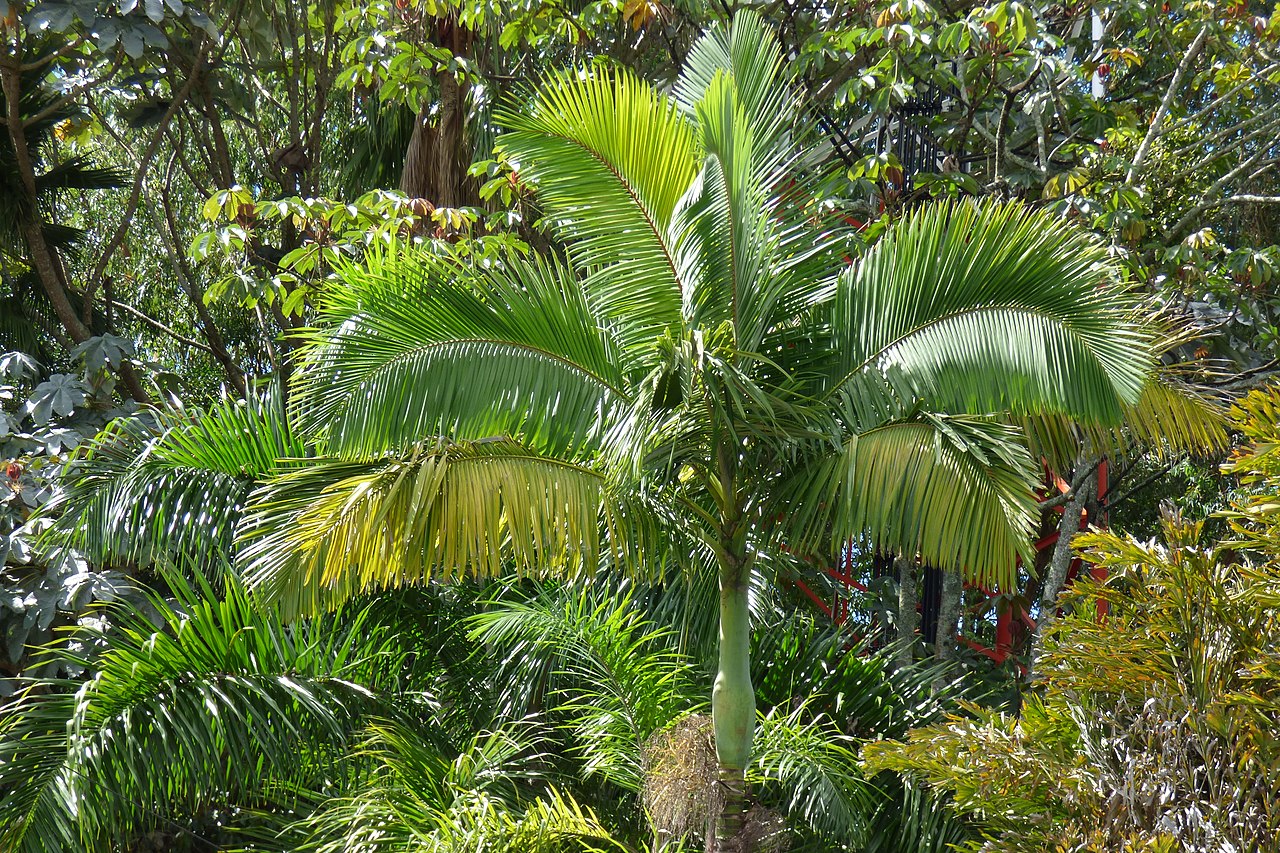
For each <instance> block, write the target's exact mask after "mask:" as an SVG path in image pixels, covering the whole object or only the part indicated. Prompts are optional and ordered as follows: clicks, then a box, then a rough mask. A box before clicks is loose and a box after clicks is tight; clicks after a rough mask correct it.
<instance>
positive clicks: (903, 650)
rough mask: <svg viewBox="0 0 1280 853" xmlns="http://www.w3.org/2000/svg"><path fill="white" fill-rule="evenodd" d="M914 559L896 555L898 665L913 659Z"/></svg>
mask: <svg viewBox="0 0 1280 853" xmlns="http://www.w3.org/2000/svg"><path fill="white" fill-rule="evenodd" d="M919 624H920V614H919V613H917V612H916V561H915V560H914V559H908V558H907V557H903V556H901V555H899V557H898V654H897V658H898V665H899V666H910V665H911V663H912V661H914V660H915V645H916V627H917V626H918V625H919Z"/></svg>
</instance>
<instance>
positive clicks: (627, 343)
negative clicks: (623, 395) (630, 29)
mask: <svg viewBox="0 0 1280 853" xmlns="http://www.w3.org/2000/svg"><path fill="white" fill-rule="evenodd" d="M498 121H499V123H500V124H501V125H503V126H504V127H505V128H506V129H507V132H506V133H504V134H503V135H502V136H501V138H500V141H499V145H500V147H501V148H502V150H504V151H505V152H506V153H507V155H508V156H509V157H511V158H512V159H513V160H515V161H516V162H517V163H518V164H519V168H520V172H521V174H522V175H526V176H528V177H530V178H532V179H533V180H534V181H535V182H536V183H537V186H538V198H539V200H540V201H541V202H542V203H543V204H544V205H545V206H546V208H547V210H548V212H549V213H550V215H551V217H552V221H553V223H554V225H555V226H556V228H557V230H559V231H560V233H562V234H564V235H565V236H566V237H567V238H569V240H570V252H571V254H572V257H573V258H574V260H575V262H576V263H577V264H578V265H580V266H582V267H583V268H587V269H591V270H594V272H593V273H592V275H591V277H590V281H589V288H590V299H591V304H592V306H593V308H594V309H595V310H596V311H598V312H599V313H600V315H601V316H602V317H605V318H608V321H609V323H610V324H611V325H613V326H614V327H615V328H616V334H617V337H618V339H619V341H620V342H621V343H622V347H621V351H620V352H621V355H622V357H623V358H633V357H635V355H636V354H637V353H639V352H643V351H644V350H645V349H646V348H647V347H649V346H651V345H652V343H653V342H654V341H655V340H656V339H657V337H658V336H659V335H660V334H661V333H662V332H663V331H664V330H666V329H670V328H672V327H674V326H675V325H676V324H678V323H679V321H680V306H681V294H682V287H681V283H680V280H679V277H678V271H677V268H676V265H675V261H674V256H673V246H672V244H671V240H670V238H669V235H668V228H669V227H670V224H671V215H672V212H673V211H674V210H675V207H676V202H677V201H678V200H679V199H680V197H681V196H682V195H683V194H684V192H685V190H686V189H687V188H688V186H689V183H690V181H691V180H692V179H693V176H694V173H695V170H696V168H697V157H696V154H695V149H694V134H693V128H692V127H691V126H690V124H689V122H688V121H686V120H685V118H684V116H683V115H682V114H681V113H680V112H679V110H678V109H677V108H676V106H675V105H674V103H672V102H671V101H670V100H668V99H667V98H666V97H664V96H663V95H662V94H660V93H659V92H657V91H656V90H655V89H653V88H652V87H651V86H649V84H647V83H644V82H642V81H640V80H639V79H637V78H636V77H635V76H633V75H632V74H630V73H628V72H615V71H607V70H603V69H594V70H592V71H591V72H590V73H587V72H583V73H581V74H575V73H564V74H560V75H556V76H554V77H552V78H551V79H550V80H549V81H548V82H547V84H546V85H545V86H544V87H543V88H542V89H541V90H540V92H539V95H538V97H537V99H536V100H535V101H534V103H533V104H531V105H530V106H529V107H528V108H527V110H523V111H520V112H517V111H515V110H510V109H509V110H505V111H502V112H500V113H498Z"/></svg>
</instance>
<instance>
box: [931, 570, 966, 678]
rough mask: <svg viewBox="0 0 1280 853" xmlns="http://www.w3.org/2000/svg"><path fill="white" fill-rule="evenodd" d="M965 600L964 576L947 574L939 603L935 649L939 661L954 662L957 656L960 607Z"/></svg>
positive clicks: (953, 573) (956, 573)
mask: <svg viewBox="0 0 1280 853" xmlns="http://www.w3.org/2000/svg"><path fill="white" fill-rule="evenodd" d="M963 599H964V576H963V575H961V574H960V573H959V572H955V571H952V572H946V573H945V574H944V575H943V577H942V596H941V600H940V601H939V603H938V632H937V635H936V636H935V638H934V647H935V649H936V650H937V655H938V659H939V660H952V659H954V658H955V656H956V634H957V632H958V630H959V627H958V626H959V623H960V607H961V605H962V604H963Z"/></svg>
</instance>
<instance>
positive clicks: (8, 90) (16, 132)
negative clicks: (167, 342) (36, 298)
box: [0, 58, 151, 403]
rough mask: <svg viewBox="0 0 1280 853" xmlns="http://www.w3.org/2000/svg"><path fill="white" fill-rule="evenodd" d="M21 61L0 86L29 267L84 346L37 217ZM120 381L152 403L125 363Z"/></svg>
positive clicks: (83, 328) (3, 69)
mask: <svg viewBox="0 0 1280 853" xmlns="http://www.w3.org/2000/svg"><path fill="white" fill-rule="evenodd" d="M20 61H21V60H20V59H19V58H15V59H14V60H13V63H12V64H8V63H6V64H4V65H3V66H0V86H2V87H3V91H4V99H5V124H6V125H7V128H8V131H9V141H10V143H11V144H12V145H13V157H14V161H15V164H16V165H17V167H18V178H19V183H21V185H22V192H23V195H24V196H25V197H26V198H25V199H24V201H25V204H24V205H23V210H22V212H21V218H22V236H23V238H24V239H25V241H26V244H27V252H28V254H29V255H30V260H31V266H32V267H33V268H34V269H35V271H36V277H37V278H39V280H40V286H41V287H42V288H44V292H45V294H46V295H48V297H49V302H50V304H51V305H52V306H53V313H54V314H55V315H56V316H57V318H58V321H59V322H61V323H62V327H63V328H64V329H66V330H67V334H68V335H69V336H70V337H71V339H72V340H73V341H75V342H76V343H83V342H84V341H87V340H88V339H89V338H91V337H92V336H93V331H92V329H90V328H89V327H88V326H87V325H85V324H84V323H83V322H81V320H80V317H79V316H78V315H77V314H76V310H75V308H74V306H72V304H71V299H70V297H69V296H68V295H67V282H66V280H65V279H64V277H63V267H62V264H61V261H60V259H59V258H58V256H57V253H56V252H55V251H54V249H53V247H52V246H50V245H49V243H48V241H47V240H46V239H45V236H44V220H43V219H42V217H41V216H40V198H39V195H38V193H37V191H36V171H35V161H34V160H33V159H32V155H31V151H30V148H29V147H28V145H27V132H26V128H25V126H24V125H23V122H22V109H21V104H22V72H21V70H20V68H19V67H18V63H20ZM120 378H121V379H122V380H123V381H124V385H125V387H126V388H128V389H129V394H130V396H132V397H133V399H134V400H136V401H137V402H139V403H148V402H150V401H151V397H150V395H149V394H147V392H146V389H144V388H143V387H142V382H141V381H140V380H139V379H138V375H137V373H136V372H135V371H134V369H133V367H132V366H131V365H130V364H129V363H128V362H125V363H123V364H121V365H120Z"/></svg>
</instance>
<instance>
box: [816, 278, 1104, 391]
mask: <svg viewBox="0 0 1280 853" xmlns="http://www.w3.org/2000/svg"><path fill="white" fill-rule="evenodd" d="M1002 312H1007V313H1010V314H1021V315H1024V316H1029V317H1035V318H1036V319H1040V320H1047V321H1049V322H1053V323H1057V324H1059V325H1058V327H1059V328H1060V329H1062V331H1064V332H1066V333H1068V334H1070V335H1071V336H1072V337H1073V338H1074V339H1076V340H1077V341H1080V342H1082V343H1084V344H1086V347H1085V348H1086V349H1090V347H1088V346H1087V344H1088V341H1087V340H1086V339H1085V338H1084V336H1083V335H1082V334H1081V333H1080V332H1079V330H1078V329H1077V328H1076V324H1075V323H1073V322H1071V321H1072V320H1073V319H1074V318H1072V317H1069V316H1059V315H1056V314H1054V313H1053V312H1051V311H1047V310H1045V309H1042V308H1033V307H1030V306H1028V305H1025V304H1022V303H1019V302H997V303H994V304H989V305H979V306H976V307H965V308H957V309H954V310H951V311H947V312H946V313H944V314H939V315H938V316H936V317H931V318H930V319H928V320H926V321H925V322H923V323H920V324H918V325H915V326H913V327H911V328H910V329H907V330H906V331H904V332H902V333H901V334H900V335H898V336H897V337H896V338H894V339H892V340H890V341H888V342H886V343H885V344H884V345H882V346H881V347H880V348H879V349H877V350H875V351H874V352H872V353H871V354H870V355H869V356H867V357H866V358H865V359H864V360H863V361H862V362H861V363H860V364H858V365H857V366H856V367H854V368H852V369H851V370H849V371H847V372H845V373H844V374H843V375H842V376H841V377H840V379H839V380H838V381H837V382H835V383H833V384H832V386H831V387H830V388H829V389H827V391H825V392H823V394H822V396H821V397H819V398H818V399H819V400H820V401H827V400H830V399H831V397H832V396H834V395H835V394H836V393H838V392H839V391H840V389H841V388H843V387H844V385H845V383H847V382H848V381H849V380H850V379H852V378H853V377H855V376H857V375H859V374H861V373H862V372H863V371H864V370H866V369H867V368H868V367H870V366H871V365H872V364H873V363H874V362H875V361H876V360H877V359H879V358H881V357H883V356H884V354H885V353H886V352H888V351H889V350H891V349H893V348H894V347H896V346H898V345H899V344H901V343H903V342H904V341H906V340H908V339H910V338H912V337H914V336H915V335H918V334H920V333H922V332H924V331H926V330H927V329H930V328H933V327H935V326H940V325H942V324H943V323H946V322H947V321H949V320H955V319H956V318H958V317H965V316H971V315H974V314H999V313H1002Z"/></svg>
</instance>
